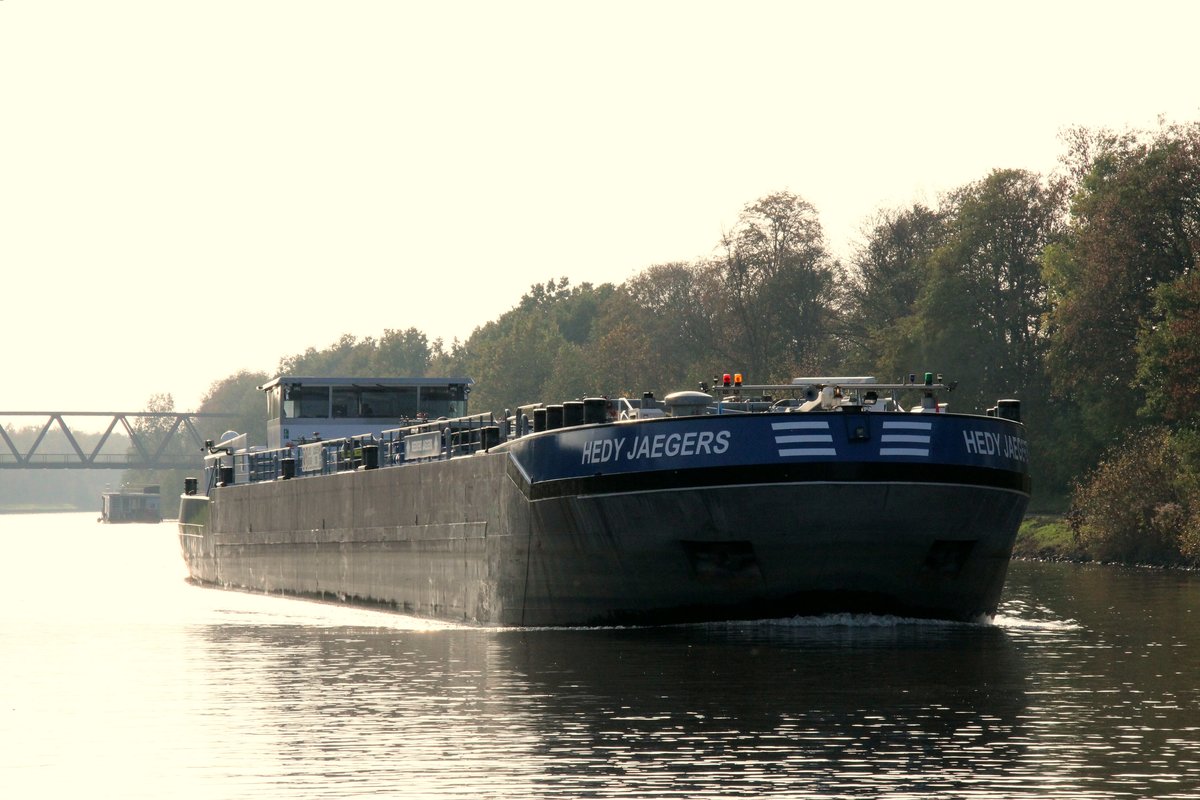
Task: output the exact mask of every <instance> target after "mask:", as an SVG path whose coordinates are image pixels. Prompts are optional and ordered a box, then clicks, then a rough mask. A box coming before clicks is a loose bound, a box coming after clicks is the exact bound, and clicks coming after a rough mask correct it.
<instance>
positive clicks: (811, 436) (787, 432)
mask: <svg viewBox="0 0 1200 800" xmlns="http://www.w3.org/2000/svg"><path fill="white" fill-rule="evenodd" d="M771 430H773V431H775V432H776V433H775V444H776V445H779V446H780V447H779V455H780V457H785V456H836V455H837V449H836V448H834V447H833V434H831V433H830V432H829V423H828V422H810V421H805V422H772V423H771ZM785 445H787V446H785ZM821 445H827V446H826V447H822V446H821Z"/></svg>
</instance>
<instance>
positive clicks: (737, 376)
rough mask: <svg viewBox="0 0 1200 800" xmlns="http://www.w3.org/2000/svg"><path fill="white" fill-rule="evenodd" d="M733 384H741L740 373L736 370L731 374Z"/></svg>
mask: <svg viewBox="0 0 1200 800" xmlns="http://www.w3.org/2000/svg"><path fill="white" fill-rule="evenodd" d="M733 385H734V386H741V385H742V373H740V372H738V373H735V374H734V376H733Z"/></svg>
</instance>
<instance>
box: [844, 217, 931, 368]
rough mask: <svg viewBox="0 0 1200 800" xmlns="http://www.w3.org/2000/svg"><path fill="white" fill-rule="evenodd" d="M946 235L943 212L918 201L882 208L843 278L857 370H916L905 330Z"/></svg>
mask: <svg viewBox="0 0 1200 800" xmlns="http://www.w3.org/2000/svg"><path fill="white" fill-rule="evenodd" d="M946 235H947V225H946V219H945V215H944V214H942V213H941V212H939V211H936V210H933V209H930V208H927V207H925V206H924V205H922V204H920V203H918V204H915V205H913V206H912V207H911V208H908V209H901V210H893V211H882V212H880V213H879V214H878V215H877V216H876V218H875V220H874V221H873V222H872V224H871V225H870V226H869V228H868V229H867V231H866V239H865V242H864V244H863V245H862V246H860V247H859V248H858V250H857V251H856V252H855V253H854V255H853V256H852V257H851V260H850V264H849V267H848V269H847V270H846V273H845V274H844V276H843V279H842V282H841V286H842V292H843V304H844V307H845V309H846V318H847V325H846V326H845V328H844V331H845V334H844V335H845V336H846V337H847V339H849V340H850V341H852V342H853V344H854V351H853V353H852V355H851V359H852V362H853V364H854V365H855V366H854V367H853V371H866V372H878V371H882V372H883V373H884V374H885V375H888V376H889V377H895V376H897V375H900V374H903V373H904V372H906V371H908V370H910V369H912V365H913V358H914V356H915V353H913V352H912V349H911V341H910V338H911V337H906V336H904V335H902V333H901V332H902V331H903V330H904V327H905V326H906V325H907V324H908V323H907V322H906V320H908V319H909V318H911V317H912V315H913V314H914V313H915V312H916V306H917V300H918V299H919V298H920V297H921V293H922V292H923V291H924V289H925V286H926V283H927V281H928V276H929V270H930V261H931V258H932V255H933V253H934V252H935V251H936V250H937V249H938V248H939V247H940V246H941V245H942V244H943V243H944V242H945V239H946Z"/></svg>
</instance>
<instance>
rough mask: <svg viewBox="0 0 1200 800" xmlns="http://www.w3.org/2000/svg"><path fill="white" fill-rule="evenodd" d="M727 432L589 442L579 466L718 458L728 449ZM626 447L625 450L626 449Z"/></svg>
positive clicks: (702, 432) (677, 434)
mask: <svg viewBox="0 0 1200 800" xmlns="http://www.w3.org/2000/svg"><path fill="white" fill-rule="evenodd" d="M731 438H732V434H730V432H729V431H689V432H687V433H659V434H655V435H654V436H634V437H633V438H632V439H624V438H622V439H593V440H592V441H590V442H586V443H585V444H584V445H583V457H582V461H581V463H583V464H605V463H608V462H610V461H618V460H620V459H622V458H624V459H625V460H626V461H636V460H637V459H641V458H663V457H666V458H676V457H679V456H683V457H691V456H701V455H704V456H707V455H715V456H719V455H721V454H722V453H724V452H725V451H726V450H728V449H729V442H730V439H731ZM626 444H628V445H629V446H628V448H627V447H626Z"/></svg>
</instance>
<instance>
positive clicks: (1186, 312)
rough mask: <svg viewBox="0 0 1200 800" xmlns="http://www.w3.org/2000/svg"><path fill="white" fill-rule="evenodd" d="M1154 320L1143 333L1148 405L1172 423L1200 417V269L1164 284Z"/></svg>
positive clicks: (1140, 375) (1141, 373)
mask: <svg viewBox="0 0 1200 800" xmlns="http://www.w3.org/2000/svg"><path fill="white" fill-rule="evenodd" d="M1154 295H1155V302H1154V307H1153V310H1152V319H1153V320H1154V321H1153V322H1147V323H1146V324H1145V325H1144V326H1143V328H1142V330H1141V331H1140V332H1139V334H1138V340H1137V354H1138V368H1137V375H1136V380H1137V382H1138V384H1139V385H1140V386H1141V387H1142V389H1143V391H1144V392H1145V394H1146V404H1145V408H1144V411H1145V412H1146V413H1147V414H1148V415H1151V416H1156V417H1158V418H1159V419H1161V420H1163V421H1164V422H1166V423H1168V424H1175V425H1178V424H1184V423H1191V424H1193V425H1194V424H1195V423H1197V422H1200V271H1195V270H1193V271H1191V272H1188V273H1187V274H1185V275H1183V276H1182V277H1180V278H1177V279H1176V280H1174V281H1172V282H1170V283H1164V284H1162V285H1160V286H1159V287H1158V288H1157V289H1156V290H1155V292H1154Z"/></svg>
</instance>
